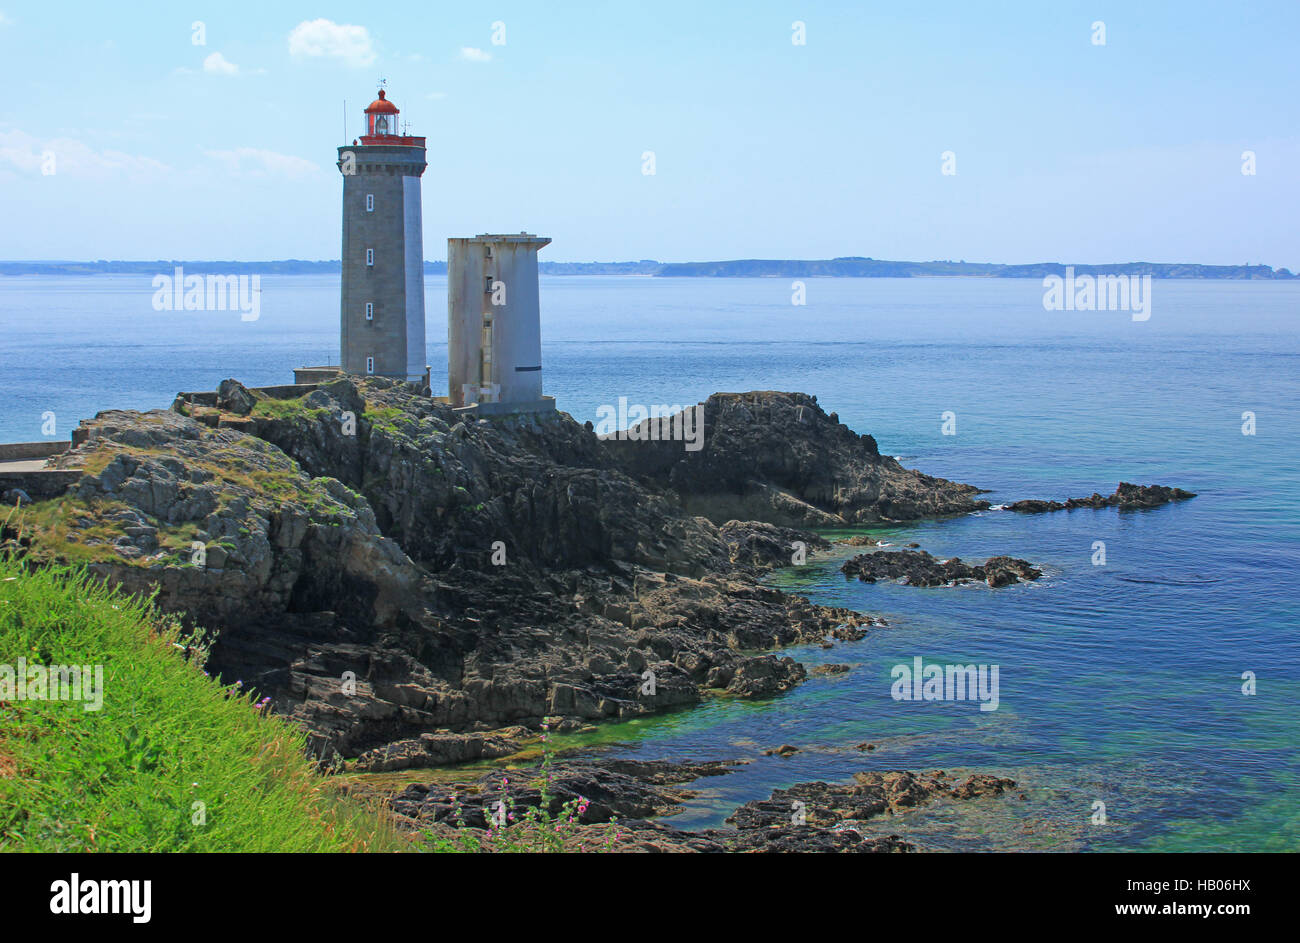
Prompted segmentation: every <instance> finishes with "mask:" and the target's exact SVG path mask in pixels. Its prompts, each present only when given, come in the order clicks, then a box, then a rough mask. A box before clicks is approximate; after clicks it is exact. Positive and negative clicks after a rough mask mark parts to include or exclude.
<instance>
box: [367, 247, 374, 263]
mask: <svg viewBox="0 0 1300 943" xmlns="http://www.w3.org/2000/svg"><path fill="white" fill-rule="evenodd" d="M366 264H367V265H374V264H375V250H374V249H367V250H366Z"/></svg>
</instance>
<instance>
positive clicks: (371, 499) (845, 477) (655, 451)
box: [10, 378, 987, 770]
mask: <svg viewBox="0 0 1300 943" xmlns="http://www.w3.org/2000/svg"><path fill="white" fill-rule="evenodd" d="M704 416H705V427H704V438H705V447H704V448H703V449H702V450H701V451H698V452H687V451H686V450H684V449H683V448H682V443H680V442H613V441H602V440H601V439H599V438H597V436H596V435H595V434H594V433H593V432H592V431H591V430H590V429H589V428H586V427H584V426H583V425H581V424H579V423H577V422H575V421H573V420H572V419H571V418H570V417H569V416H568V415H567V414H564V413H555V414H550V415H546V414H541V415H514V416H505V417H498V418H493V419H491V420H481V421H472V420H471V421H469V422H466V421H465V420H464V419H463V418H462V416H461V415H460V414H457V413H455V412H454V411H452V410H451V409H450V408H449V407H448V406H446V405H443V404H440V403H438V402H436V401H434V400H431V399H429V398H428V397H423V396H419V395H417V394H414V393H412V392H410V391H408V390H407V389H406V388H405V387H404V386H402V385H401V384H397V383H392V382H389V381H385V380H381V379H373V378H370V379H360V378H348V379H341V380H338V381H336V382H334V383H331V384H328V385H325V386H322V387H319V388H317V389H315V390H313V391H311V392H309V393H306V394H305V395H300V396H298V397H296V398H289V399H277V398H272V397H270V396H267V395H265V394H261V393H255V392H253V391H250V390H248V389H245V388H244V387H243V386H241V385H240V384H239V383H237V382H235V381H233V380H228V381H225V382H223V383H222V385H221V388H220V390H219V391H218V394H217V395H216V397H215V398H213V397H210V396H209V397H208V398H207V400H206V402H205V403H200V402H196V401H193V400H190V401H187V400H185V399H183V398H179V397H178V399H177V401H176V403H174V404H173V407H172V408H171V409H169V410H153V411H150V412H145V413H138V412H125V411H109V412H104V413H100V414H99V415H97V416H96V417H95V418H94V419H92V420H87V421H85V422H83V423H82V425H81V427H80V428H79V429H78V430H77V432H76V434H75V436H74V444H75V447H74V448H73V449H72V450H71V451H69V452H67V453H64V454H63V455H61V456H59V457H58V458H57V459H56V460H55V465H56V466H57V467H58V468H61V469H63V470H71V471H76V472H79V473H80V477H79V478H77V479H76V481H75V483H74V484H73V485H72V486H71V487H70V488H69V489H68V491H67V492H66V493H65V494H64V495H63V496H62V497H59V498H56V499H53V500H51V501H45V502H39V503H37V504H35V505H33V506H32V507H31V508H29V509H28V512H29V513H28V514H27V515H26V516H25V518H24V522H23V523H22V525H21V529H22V536H21V538H19V539H20V540H21V542H22V543H23V544H24V546H25V549H26V552H27V553H28V554H29V555H30V556H31V558H32V559H34V560H39V559H58V560H73V561H79V562H84V563H86V564H87V565H88V566H89V567H90V569H91V570H92V572H94V573H95V574H97V575H99V576H102V577H105V578H107V579H109V580H110V581H111V582H113V583H116V584H119V585H121V586H123V587H125V588H126V589H128V590H131V591H134V592H139V593H143V594H148V593H152V592H154V591H156V592H157V600H158V604H159V605H160V606H161V607H162V608H163V609H164V610H166V611H170V612H177V613H181V614H183V615H184V616H185V617H186V618H187V619H190V620H192V621H193V622H195V623H197V624H199V625H202V626H204V627H206V628H209V629H213V630H216V631H217V633H218V636H217V640H216V643H215V646H214V647H213V649H212V653H211V657H210V660H209V666H210V669H212V670H215V671H216V672H218V673H219V674H220V676H221V678H223V679H224V680H226V681H228V682H230V683H233V682H235V681H240V682H242V684H243V686H244V687H245V688H246V689H247V688H252V689H255V690H256V691H258V692H259V694H260V695H262V696H265V697H268V698H270V704H271V708H272V709H273V710H274V711H276V712H278V713H281V714H284V715H287V716H289V717H291V718H293V719H294V720H296V721H298V722H299V723H301V724H302V725H303V726H304V727H305V728H306V729H307V730H308V731H309V732H310V733H311V736H312V743H313V748H314V749H315V750H316V751H317V752H318V754H319V755H321V756H322V757H341V758H343V759H346V760H349V761H353V762H355V763H356V764H358V765H359V766H360V767H361V768H369V769H376V770H386V769H394V768H404V767H411V766H434V765H442V764H446V763H455V762H461V761H465V760H472V759H479V758H490V757H494V756H500V755H506V754H508V753H510V752H512V751H513V750H514V749H516V748H517V747H518V745H519V744H520V742H522V741H523V740H525V739H527V737H528V736H530V734H531V732H533V731H536V729H537V728H538V727H539V726H540V724H541V722H542V720H543V718H552V719H553V722H554V723H556V724H559V725H567V727H569V728H573V727H576V726H580V725H582V724H586V723H591V722H596V721H601V720H607V719H617V718H627V717H630V716H635V715H638V714H643V713H647V712H653V711H661V710H665V709H670V708H675V707H680V706H683V705H689V704H693V703H696V702H698V701H699V700H700V699H701V698H702V697H705V696H711V695H714V694H724V695H728V696H735V697H744V698H761V697H771V696H773V695H777V694H780V693H782V692H783V691H786V690H788V689H789V688H790V687H792V686H794V685H797V684H799V683H800V682H802V681H803V680H804V678H805V676H806V672H805V669H804V667H803V666H802V665H800V664H798V663H797V662H795V661H794V660H793V659H791V658H788V657H777V656H774V655H771V654H763V650H765V649H772V648H776V647H782V646H788V645H791V644H795V643H800V642H819V643H822V644H834V643H835V642H836V641H839V642H843V641H853V640H857V639H861V638H862V637H864V636H865V634H866V633H867V632H868V631H870V630H871V628H872V627H874V626H877V625H880V624H881V620H878V619H875V618H872V617H870V616H867V615H863V614H860V613H857V612H853V611H850V610H847V609H838V608H833V607H826V606H820V605H815V604H813V603H810V602H809V601H808V600H807V599H804V598H802V597H800V596H796V595H791V594H787V593H783V592H781V591H779V590H776V589H774V588H771V587H768V586H766V585H764V584H763V582H762V581H761V577H762V574H763V572H764V571H765V570H767V569H769V568H771V567H773V566H779V565H787V564H789V563H790V562H791V556H792V552H793V551H792V545H793V544H794V542H795V541H801V542H803V543H804V545H805V546H806V547H807V548H808V549H811V550H816V549H818V548H825V547H826V546H828V544H827V542H826V541H825V540H823V539H822V538H820V537H818V536H816V535H815V534H812V533H809V532H807V531H804V530H796V529H793V527H794V526H795V525H799V526H807V525H810V524H814V523H818V524H820V523H827V522H837V523H839V524H841V525H843V524H846V523H856V522H864V521H896V520H911V519H915V518H918V517H922V516H929V515H936V514H956V513H962V512H966V511H970V510H973V509H976V508H979V507H983V506H987V503H986V502H981V501H977V500H975V499H974V498H973V497H972V495H973V494H975V493H977V490H976V489H975V488H973V487H972V486H969V485H962V484H957V483H953V482H949V481H945V480H943V479H937V478H931V477H929V476H926V475H923V474H921V473H919V472H915V471H911V470H908V469H904V468H903V467H902V466H901V465H899V464H898V462H896V461H895V460H894V459H892V458H888V457H884V456H881V455H880V453H879V451H878V449H877V448H876V444H875V442H874V440H872V439H871V438H870V436H860V435H858V434H857V433H854V432H852V431H851V430H849V429H848V428H847V427H845V426H844V425H842V424H841V423H839V422H838V420H837V419H836V418H835V417H834V416H828V415H827V414H826V413H825V412H824V411H823V410H822V409H821V408H820V407H819V406H818V405H817V403H816V401H815V400H813V399H812V398H811V397H808V396H804V395H802V394H794V393H749V394H719V395H716V396H714V397H711V398H710V399H709V400H708V401H707V402H706V403H705V404H704ZM741 511H744V512H745V514H744V519H741V518H740V517H738V516H737V513H738V512H741ZM10 530H11V533H10V537H11V538H12V537H15V536H17V534H18V531H17V530H15V529H14V528H13V526H11V528H10Z"/></svg>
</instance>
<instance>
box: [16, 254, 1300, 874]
mask: <svg viewBox="0 0 1300 943" xmlns="http://www.w3.org/2000/svg"><path fill="white" fill-rule="evenodd" d="M803 281H804V286H803V289H802V295H803V297H802V299H801V298H800V292H799V289H798V286H794V285H792V283H791V282H790V281H789V280H785V279H749V278H737V279H714V278H654V277H636V276H623V277H601V276H582V277H546V276H543V277H542V285H541V297H542V312H543V313H542V330H543V367H544V384H545V389H546V392H547V393H548V394H550V395H553V396H554V397H555V398H556V401H557V404H558V406H559V408H560V409H562V410H564V411H566V412H568V413H570V414H571V415H572V416H573V417H574V418H575V419H578V420H579V421H581V420H587V419H590V420H592V421H593V422H594V421H596V419H597V410H598V409H599V408H600V407H601V406H602V405H614V404H617V403H618V400H619V398H620V397H627V399H628V402H629V403H633V404H635V403H642V404H660V403H662V404H681V405H686V404H692V403H695V402H697V401H701V400H703V399H705V398H706V397H707V396H708V395H709V394H710V393H713V392H717V391H746V390H798V391H803V392H807V393H810V394H814V395H816V396H817V397H818V401H819V403H820V404H821V405H822V406H823V408H825V409H826V410H827V411H828V412H831V411H834V412H837V413H838V414H839V418H840V420H841V421H843V422H844V423H846V424H848V425H849V426H850V427H852V428H853V429H854V430H856V431H858V432H864V433H870V434H871V435H873V436H874V437H875V438H876V441H877V442H878V443H879V446H880V449H881V451H882V452H885V453H888V454H891V455H895V456H897V457H898V458H899V459H900V460H901V461H902V462H903V464H905V465H906V466H908V467H914V468H918V469H920V470H922V471H924V472H926V473H929V474H932V475H939V476H942V477H945V478H951V479H955V480H959V481H963V482H969V483H972V484H975V485H977V486H979V487H981V488H984V489H988V491H989V493H988V494H987V495H985V497H986V498H988V499H989V500H990V501H992V502H993V503H994V504H995V505H1001V504H1006V503H1009V502H1012V501H1015V500H1018V499H1021V498H1055V499H1058V500H1063V499H1065V498H1069V497H1081V496H1086V495H1090V494H1092V493H1093V492H1094V491H1098V492H1101V493H1102V494H1109V493H1110V492H1112V491H1113V490H1114V489H1115V486H1116V485H1117V484H1118V483H1119V482H1121V481H1129V482H1135V483H1139V484H1165V485H1171V486H1177V487H1181V488H1185V489H1187V490H1190V491H1194V492H1196V493H1197V495H1198V496H1197V497H1196V498H1195V499H1193V500H1190V501H1186V502H1181V503H1177V504H1171V505H1167V506H1164V507H1160V508H1156V509H1152V510H1145V511H1118V510H1115V509H1106V510H1076V511H1069V512H1065V511H1062V512H1058V513H1054V514H1045V515H1020V514H1016V513H1014V512H1010V511H1006V510H997V509H994V510H989V511H985V512H982V513H977V514H972V515H968V516H964V517H959V518H954V519H947V520H939V521H925V522H921V523H916V524H910V525H907V526H901V527H890V528H880V529H876V530H874V531H872V534H873V536H876V537H878V538H880V539H883V540H885V541H886V542H887V543H889V544H892V545H894V546H900V547H901V546H905V545H907V544H910V543H917V544H919V545H920V546H921V547H922V548H924V549H925V550H928V551H930V552H931V553H933V554H935V555H936V556H939V557H951V556H959V557H961V558H962V559H964V560H968V561H969V560H983V559H984V558H985V557H988V556H992V555H997V554H1009V555H1011V556H1015V557H1023V558H1025V559H1028V560H1030V561H1031V562H1033V563H1034V564H1035V565H1036V566H1038V567H1040V568H1041V569H1042V570H1043V572H1044V576H1043V578H1042V579H1040V580H1038V581H1036V582H1033V583H1029V584H1021V585H1016V586H1010V587H1004V588H1001V589H996V590H994V589H989V588H987V587H985V586H983V585H968V586H963V587H938V588H928V589H925V588H917V587H910V586H902V585H897V584H894V583H888V582H886V583H877V584H865V583H860V582H857V581H850V580H846V579H845V578H844V576H843V575H842V574H841V573H840V572H839V565H840V563H841V562H842V561H843V560H844V559H845V558H846V557H847V556H848V555H850V554H851V553H852V552H856V551H852V550H848V549H843V550H836V551H834V552H831V553H829V554H825V555H822V556H812V557H810V558H809V560H808V562H806V563H805V564H804V565H802V566H798V567H791V568H789V569H786V570H782V571H778V572H777V573H775V574H773V576H772V577H771V579H772V582H773V583H774V584H775V585H778V586H781V587H782V588H785V589H789V590H792V591H796V592H799V593H803V594H805V595H807V596H808V597H809V598H811V599H812V600H814V601H816V602H820V603H827V604H835V605H841V606H849V607H852V608H854V609H858V610H861V611H864V612H869V613H872V614H875V615H880V616H882V617H884V618H885V619H886V620H887V621H888V623H889V625H888V626H887V627H881V628H878V629H875V630H873V631H872V632H871V634H870V635H869V636H868V637H867V638H866V639H864V640H862V641H860V642H855V643H837V644H836V645H835V646H834V647H833V648H831V649H822V648H821V647H819V646H809V647H800V648H797V649H790V650H788V651H787V652H785V654H789V655H791V656H793V657H795V658H797V659H798V660H800V661H802V662H804V663H805V664H807V665H809V666H810V667H811V666H815V665H818V664H832V663H833V664H841V665H849V666H850V668H849V670H848V671H846V672H841V673H838V674H831V675H824V676H823V675H811V676H810V678H809V680H808V681H807V682H806V683H804V684H803V685H801V686H799V687H798V688H796V689H795V690H794V691H792V692H790V693H788V694H786V695H784V696H781V697H777V698H774V699H771V700H765V701H759V702H743V701H737V700H734V699H728V698H711V699H709V700H707V701H705V702H704V703H703V704H702V705H699V706H696V707H692V708H689V709H685V710H681V711H678V712H675V713H671V714H668V715H663V716H657V717H652V718H645V719H640V720H636V721H630V722H625V723H620V724H614V725H609V726H605V727H602V728H600V729H599V730H598V731H597V732H596V733H594V734H587V735H582V736H576V737H571V738H569V740H568V741H567V742H568V743H569V745H574V746H579V747H582V748H584V749H593V750H595V749H599V750H603V751H608V752H611V753H614V754H616V755H620V756H628V757H639V758H666V759H672V760H677V761H686V760H715V759H728V760H736V761H739V762H738V765H737V766H736V767H735V769H734V770H733V771H732V772H731V773H729V774H727V775H725V776H716V777H709V778H706V779H703V780H700V781H697V782H696V783H694V784H692V785H691V786H690V787H689V788H690V789H692V790H693V795H692V796H691V797H690V798H689V799H688V800H687V801H686V802H685V803H684V804H683V805H682V807H681V809H680V811H679V812H678V813H677V814H675V815H674V816H672V817H670V818H668V819H666V820H665V821H666V822H668V823H670V824H674V825H677V826H679V827H684V828H700V827H710V826H720V825H722V824H723V823H724V822H725V819H726V817H727V815H728V814H729V813H730V812H731V811H732V810H734V809H735V807H736V806H738V805H739V804H741V803H743V802H746V801H749V800H751V799H757V798H766V797H767V796H769V795H770V794H771V793H772V791H773V790H775V789H780V788H786V787H789V786H791V785H793V784H795V783H800V782H808V781H811V780H823V781H826V782H849V781H851V780H852V777H853V775H854V774H855V773H857V772H863V771H867V770H895V769H907V770H943V771H944V772H945V773H946V774H947V775H949V776H958V775H960V776H965V775H967V774H969V773H973V772H990V773H996V774H998V775H999V776H1004V777H1008V778H1011V779H1014V780H1015V782H1016V784H1017V785H1016V786H1015V787H1014V788H1013V789H1012V790H1011V791H1010V792H1009V793H1007V794H1006V795H1004V796H1001V797H998V798H996V799H980V800H974V801H969V802H956V801H942V802H937V803H931V804H930V805H928V806H924V807H922V808H919V809H916V810H914V811H912V812H909V813H907V815H906V817H905V819H904V818H897V819H891V818H885V819H881V820H877V821H876V822H875V823H873V824H872V825H871V826H870V829H873V830H875V831H878V832H879V833H881V834H890V833H897V834H902V835H904V836H905V837H907V838H908V839H909V840H912V841H915V842H917V843H918V844H921V845H923V846H924V847H927V848H933V849H937V850H952V851H972V850H1004V849H1033V850H1051V851H1117V850H1139V851H1295V850H1300V790H1298V788H1297V785H1298V781H1300V652H1298V651H1297V638H1298V635H1300V602H1298V601H1297V594H1296V591H1295V584H1296V578H1297V570H1298V569H1300V567H1298V566H1297V564H1300V282H1284V281H1276V282H1275V281H1255V282H1240V281H1178V280H1160V281H1156V282H1155V283H1154V284H1153V286H1152V293H1151V305H1150V314H1149V317H1148V318H1147V319H1146V320H1135V319H1134V318H1133V317H1132V315H1131V314H1130V313H1129V312H1127V311H1049V310H1046V309H1045V307H1044V303H1043V298H1044V287H1043V285H1042V284H1041V283H1040V282H1038V281H1036V280H1032V279H1023V280H1022V279H994V278H988V279H980V278H912V279H883V278H882V279H849V278H844V279H805V280H803ZM261 292H262V294H261V303H260V315H259V317H258V319H257V320H255V321H244V320H241V317H240V314H239V312H237V311H235V312H232V311H217V312H177V311H156V310H154V307H153V305H152V298H153V294H154V290H153V288H152V285H151V283H150V279H149V277H148V276H116V275H94V276H57V277H54V276H50V277H45V276H18V277H4V278H0V442H10V441H32V440H38V439H42V438H47V437H54V438H66V436H67V435H68V434H69V432H70V431H71V430H72V428H74V427H75V426H76V424H77V422H78V421H79V420H80V419H83V418H86V417H90V416H93V415H94V414H95V413H96V412H97V411H100V410H105V409H151V408H165V407H167V406H168V404H170V402H171V401H172V399H173V397H174V396H175V394H176V393H177V392H178V391H193V390H211V389H214V388H215V387H216V385H217V383H218V382H219V381H220V380H222V379H223V378H225V377H237V378H239V379H241V380H242V381H243V382H244V383H246V384H248V385H269V384H279V383H288V382H291V381H292V373H291V371H292V369H293V368H294V367H296V366H301V365H309V364H323V363H330V362H337V357H338V353H337V336H338V280H337V278H332V277H324V276H262V278H261ZM799 300H802V301H803V302H804V303H803V304H796V303H795V302H796V301H799ZM426 307H427V311H428V337H429V341H430V343H429V345H428V358H429V359H428V362H429V363H430V364H431V365H433V385H434V387H435V389H440V388H441V386H442V385H443V384H445V382H446V379H445V378H446V372H445V364H446V344H445V342H444V340H443V339H444V337H445V327H446V325H445V314H444V312H445V311H446V279H445V277H434V276H430V277H429V278H428V279H427V280H426ZM1099 550H1100V551H1101V552H1100V553H1099ZM917 657H920V658H922V659H923V662H924V663H925V664H927V665H928V664H940V665H949V664H960V665H966V664H975V665H985V666H990V667H992V666H996V667H997V669H998V679H999V691H998V695H999V696H998V706H997V709H996V710H980V709H979V708H980V705H979V702H978V701H974V700H964V701H961V700H946V701H944V700H931V701H925V700H920V701H916V700H898V699H895V697H894V696H893V688H894V678H895V671H894V670H895V668H896V666H899V665H908V666H911V665H913V664H914V659H916V658H917ZM783 744H790V745H792V746H795V747H797V748H798V752H797V753H795V754H793V755H792V756H788V757H783V756H775V755H774V756H766V755H764V753H765V751H768V750H771V749H773V748H775V747H778V746H781V745H783ZM868 747H869V748H868Z"/></svg>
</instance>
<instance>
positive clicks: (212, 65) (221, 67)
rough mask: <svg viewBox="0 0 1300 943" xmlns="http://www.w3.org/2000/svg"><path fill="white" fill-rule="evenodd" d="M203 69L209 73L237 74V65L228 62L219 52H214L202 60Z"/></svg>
mask: <svg viewBox="0 0 1300 943" xmlns="http://www.w3.org/2000/svg"><path fill="white" fill-rule="evenodd" d="M203 71H204V72H207V73H209V74H210V75H238V74H239V66H237V65H235V64H234V63H233V62H230V61H229V60H227V59H226V57H225V56H223V55H222V54H221V53H219V52H214V53H213V54H212V55H210V56H208V57H207V58H206V59H204V60H203Z"/></svg>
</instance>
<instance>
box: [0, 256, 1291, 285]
mask: <svg viewBox="0 0 1300 943" xmlns="http://www.w3.org/2000/svg"><path fill="white" fill-rule="evenodd" d="M178 265H179V266H183V267H184V268H185V269H186V270H187V271H188V272H190V273H192V274H196V275H204V274H221V275H243V274H249V275H254V274H259V275H318V274H319V275H328V274H335V273H337V272H338V271H339V262H338V260H337V259H334V260H331V261H307V260H303V259H281V260H278V261H269V262H221V261H215V262H212V261H176V260H171V259H157V260H154V261H138V262H128V261H108V260H105V259H100V260H98V261H94V262H72V261H61V260H50V261H32V262H0V275H151V276H152V275H156V274H158V273H160V272H162V273H169V272H170V271H171V270H172V269H173V268H175V267H176V266H178ZM1067 265H1070V266H1071V267H1072V268H1073V269H1074V271H1075V273H1076V274H1078V275H1150V276H1152V277H1153V278H1197V279H1231V280H1237V281H1243V280H1252V281H1253V280H1273V279H1294V278H1300V275H1296V274H1293V273H1292V272H1291V271H1290V270H1289V269H1286V268H1276V269H1275V268H1273V267H1272V266H1269V265H1200V264H1196V263H1189V262H1120V263H1113V264H1108V265H1082V264H1078V263H1066V262H1031V263H1028V264H1023V265H1006V264H1002V263H996V262H951V261H943V262H891V261H888V260H884V259H869V258H861V257H856V256H853V257H845V258H838V259H734V260H731V261H725V262H657V261H655V260H653V259H642V260H640V261H638V262H541V263H540V265H539V270H540V272H541V274H543V275H649V276H658V277H675V278H923V277H945V276H946V277H954V276H958V277H968V278H971V277H973V278H1039V279H1041V278H1046V277H1047V276H1049V275H1064V274H1065V269H1066V266H1067ZM446 273H447V263H446V262H429V261H426V262H425V263H424V274H425V275H445V274H446Z"/></svg>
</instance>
